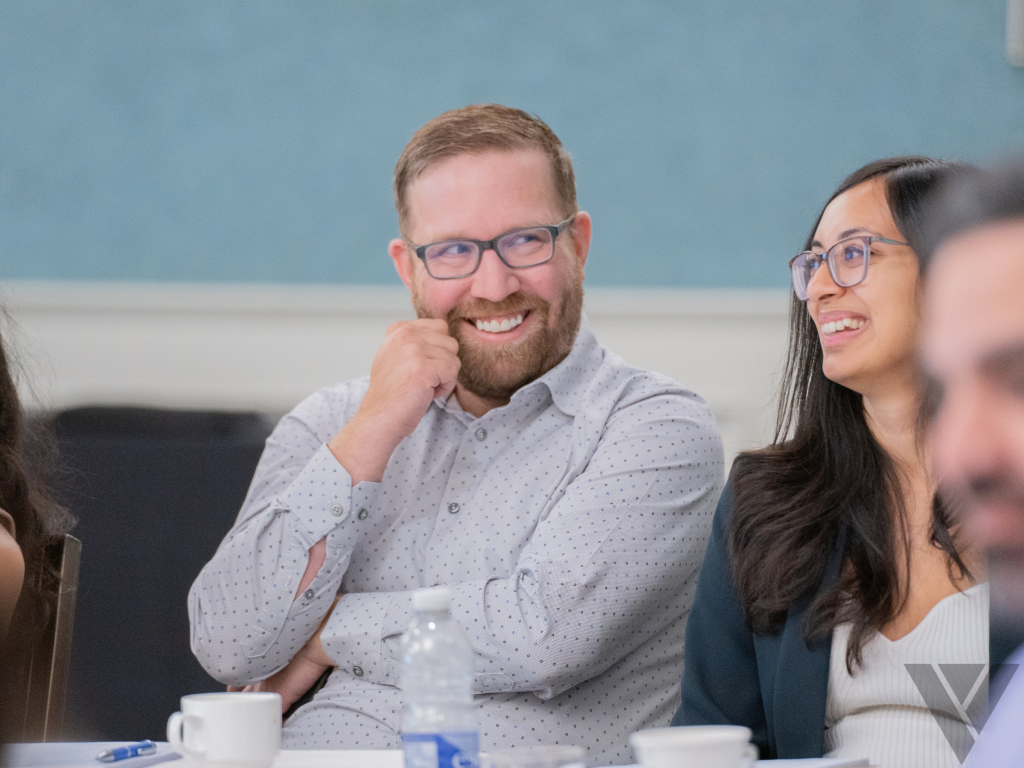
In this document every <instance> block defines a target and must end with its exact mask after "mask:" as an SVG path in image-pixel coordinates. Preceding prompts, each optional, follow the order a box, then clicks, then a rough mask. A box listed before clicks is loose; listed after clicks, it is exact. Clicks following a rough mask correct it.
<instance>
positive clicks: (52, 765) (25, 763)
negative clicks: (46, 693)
mask: <svg viewBox="0 0 1024 768" xmlns="http://www.w3.org/2000/svg"><path fill="white" fill-rule="evenodd" d="M129 743H131V742H126V741H75V742H63V743H62V742H55V743H52V744H8V745H7V746H5V747H4V748H3V752H2V755H3V760H2V762H0V764H2V765H4V766H6V768H101V766H111V768H144V766H148V765H161V766H166V767H167V768H179V766H180V768H186V766H194V765H195V763H192V762H190V761H188V760H183V759H181V757H180V756H178V755H177V753H176V752H172V751H171V747H170V745H169V744H168V743H167V742H166V741H158V742H157V750H156V754H155V755H145V756H142V757H133V758H129V759H127V760H118V761H117V762H114V763H101V762H100V761H99V760H97V759H96V755H97V754H98V753H100V752H102V751H103V750H104V749H110V748H112V747H123V746H124V745H125V744H129ZM341 757H343V758H344V760H343V761H342V760H339V758H341ZM342 766H343V767H344V768H403V766H404V761H403V760H402V750H400V749H353V750H347V751H345V752H341V751H339V750H327V749H320V750H296V749H285V750H282V751H281V754H280V755H278V756H277V760H275V761H274V768H342Z"/></svg>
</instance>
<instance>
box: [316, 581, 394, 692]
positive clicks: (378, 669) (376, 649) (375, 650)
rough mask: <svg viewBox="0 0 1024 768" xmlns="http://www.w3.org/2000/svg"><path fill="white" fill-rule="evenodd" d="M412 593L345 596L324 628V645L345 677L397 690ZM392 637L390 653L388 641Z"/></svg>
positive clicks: (370, 593) (321, 638)
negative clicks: (399, 649) (399, 643)
mask: <svg viewBox="0 0 1024 768" xmlns="http://www.w3.org/2000/svg"><path fill="white" fill-rule="evenodd" d="M412 615H413V610H412V592H409V591H406V592H361V593H358V594H350V595H344V596H343V597H342V598H341V600H339V601H338V604H337V605H336V606H335V607H334V612H333V613H332V614H331V618H330V619H329V620H328V622H327V624H326V625H325V626H324V629H323V632H322V633H321V635H320V642H321V643H322V645H323V647H324V651H326V652H327V655H328V656H330V657H331V659H332V660H333V661H334V663H335V664H337V665H338V671H339V672H340V673H342V674H348V675H352V676H353V677H358V678H362V679H363V680H369V681H371V682H374V683H381V684H383V685H392V686H395V687H396V688H397V687H398V686H399V685H400V684H401V658H400V655H399V654H397V653H394V649H395V643H394V640H397V639H398V637H399V636H400V635H401V634H402V633H403V632H405V630H406V627H408V626H409V622H410V621H412ZM386 638H392V639H393V640H392V641H391V642H389V643H388V648H389V649H390V650H391V651H392V653H387V652H386V651H387V650H388V649H386V648H385V643H384V640H385V639H386Z"/></svg>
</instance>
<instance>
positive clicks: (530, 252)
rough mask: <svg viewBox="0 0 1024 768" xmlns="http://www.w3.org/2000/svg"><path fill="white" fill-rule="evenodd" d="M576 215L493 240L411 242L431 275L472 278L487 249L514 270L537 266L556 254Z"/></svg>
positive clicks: (505, 234) (525, 228)
mask: <svg viewBox="0 0 1024 768" xmlns="http://www.w3.org/2000/svg"><path fill="white" fill-rule="evenodd" d="M575 218H576V214H575V213H574V214H573V215H572V216H570V217H569V218H568V219H566V220H565V221H563V222H560V223H559V224H555V225H552V226H545V227H523V228H522V229H513V230H511V231H510V232H505V233H503V234H500V235H498V236H497V237H496V238H494V239H493V240H469V239H464V240H442V241H440V242H437V243H428V244H427V245H416V244H415V243H413V242H410V243H409V245H411V246H412V247H413V248H414V249H415V251H416V255H417V256H419V257H420V259H422V260H423V266H425V267H426V268H427V274H428V275H430V276H431V277H433V278H436V279H438V280H455V279H456V278H460V277H469V276H470V275H472V274H473V273H474V272H476V270H477V268H478V267H479V266H480V259H481V258H482V256H483V253H484V251H487V250H493V251H494V252H495V253H496V254H498V258H499V259H501V260H502V262H503V263H504V264H505V266H507V267H509V268H510V269H526V268H527V267H536V266H537V265H538V264H543V263H544V262H546V261H550V260H551V257H552V256H554V255H555V240H556V239H557V238H558V236H559V235H560V234H562V232H564V231H565V229H566V227H568V226H569V225H570V224H572V222H573V219H575Z"/></svg>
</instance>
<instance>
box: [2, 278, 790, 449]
mask: <svg viewBox="0 0 1024 768" xmlns="http://www.w3.org/2000/svg"><path fill="white" fill-rule="evenodd" d="M0 305H2V306H3V307H5V308H6V309H7V311H8V314H9V316H10V318H9V320H10V322H9V323H8V324H6V325H5V327H4V328H3V333H4V338H5V340H8V341H9V343H11V344H12V345H13V346H14V348H15V351H16V357H18V358H19V360H20V363H21V365H22V368H23V369H24V376H23V377H22V381H21V388H22V392H23V395H24V397H25V398H26V400H27V402H28V403H29V404H30V405H32V406H35V407H43V408H66V407H71V406H75V405H83V404H114V403H119V404H137V405H158V406H166V407H182V408H213V409H255V410H261V411H266V412H270V413H280V412H283V411H285V410H287V409H289V408H290V407H292V406H293V405H294V404H295V403H296V402H298V401H299V400H300V399H302V398H303V397H305V396H306V395H308V394H309V393H310V392H312V391H314V390H315V389H317V388H318V387H320V386H324V385H326V384H332V383H334V382H337V381H343V380H345V379H350V378H354V377H357V376H362V375H365V374H366V373H367V372H368V371H369V369H370V363H371V362H372V360H373V355H374V353H375V352H376V350H377V347H378V346H379V344H380V341H381V339H382V338H383V336H384V331H385V330H386V328H387V326H388V325H389V324H390V323H392V322H394V321H396V320H400V319H406V318H411V317H412V316H413V313H412V308H411V306H410V303H409V297H408V294H407V293H406V291H405V289H404V288H402V287H401V286H397V287H390V286H361V285H343V286H320V285H317V286H310V285H272V286H271V285H234V284H232V285H219V284H210V283H203V284H175V283H94V282H43V281H39V282H37V281H8V282H5V283H0ZM586 311H587V315H588V317H589V318H590V322H591V326H592V327H593V329H594V332H595V333H596V334H597V337H598V339H599V340H600V341H601V342H602V343H603V344H605V345H606V346H608V347H609V348H611V349H613V350H614V351H616V352H617V353H618V354H620V355H622V356H623V357H624V358H625V359H626V360H628V361H629V362H630V363H632V364H634V365H638V366H641V367H645V368H652V369H654V370H658V371H661V372H663V373H666V374H668V375H670V376H672V377H673V378H675V379H678V380H679V381H681V382H683V384H685V385H686V386H688V387H690V388H691V389H693V390H694V391H696V392H698V393H700V394H701V395H703V396H704V397H705V398H706V399H707V400H708V402H709V403H711V406H712V407H713V408H714V410H715V414H716V417H717V418H718V420H719V426H720V427H721V429H722V432H723V436H724V438H725V441H726V450H727V452H728V453H729V454H730V455H731V454H732V453H734V452H735V451H736V450H738V449H740V448H742V447H747V446H752V445H757V444H759V443H760V442H762V441H763V440H764V439H766V438H767V436H768V435H767V426H768V424H769V423H770V421H771V415H770V413H769V409H768V407H767V406H769V403H770V400H771V397H772V395H773V393H774V386H775V374H776V373H777V371H778V370H779V369H780V367H781V363H782V357H783V355H784V353H785V337H786V326H787V313H788V292H787V291H784V290H745V289H730V290H718V289H715V290H699V289H633V288H630V289H625V288H623V289H618V288H589V289H588V290H587V293H586Z"/></svg>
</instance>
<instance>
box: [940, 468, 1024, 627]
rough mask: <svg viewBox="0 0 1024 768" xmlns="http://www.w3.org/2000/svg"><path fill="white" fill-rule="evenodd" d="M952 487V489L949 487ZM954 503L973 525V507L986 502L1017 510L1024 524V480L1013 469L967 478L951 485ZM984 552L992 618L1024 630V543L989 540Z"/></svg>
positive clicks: (1020, 521) (999, 622) (1016, 513)
mask: <svg viewBox="0 0 1024 768" xmlns="http://www.w3.org/2000/svg"><path fill="white" fill-rule="evenodd" d="M947 490H950V489H947ZM952 496H953V498H954V500H955V504H956V505H957V506H958V507H959V508H960V509H962V510H965V511H966V520H967V523H968V525H967V527H968V529H969V528H970V522H969V521H970V515H971V508H972V507H974V506H982V505H987V504H997V505H999V506H1002V507H1005V508H1009V509H1012V510H1014V513H1015V519H1016V520H1017V521H1018V522H1019V524H1020V525H1022V526H1024V484H1022V483H1021V479H1020V478H1019V477H1017V476H1015V475H1014V474H1013V473H1012V472H1009V471H1002V472H996V473H993V474H990V475H985V476H978V477H973V478H970V479H968V480H967V481H966V482H965V483H963V485H961V486H960V487H957V488H954V489H952ZM985 555H986V561H987V568H988V578H989V583H990V598H991V601H990V602H991V606H990V609H991V613H992V620H993V621H995V622H997V623H998V624H1001V625H1004V626H1013V627H1015V628H1016V629H1018V630H1024V547H1022V546H1021V543H1020V539H1019V538H1018V539H1015V540H1011V541H997V542H991V541H990V542H988V543H987V546H986V548H985Z"/></svg>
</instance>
